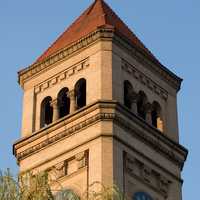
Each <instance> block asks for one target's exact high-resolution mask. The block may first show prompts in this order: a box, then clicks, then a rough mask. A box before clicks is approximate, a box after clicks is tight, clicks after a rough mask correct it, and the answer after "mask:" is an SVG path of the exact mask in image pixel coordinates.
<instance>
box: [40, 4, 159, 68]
mask: <svg viewBox="0 0 200 200" xmlns="http://www.w3.org/2000/svg"><path fill="white" fill-rule="evenodd" d="M98 28H112V29H114V31H115V32H116V33H117V34H120V35H121V36H124V37H125V38H126V39H127V40H128V41H129V42H130V43H131V44H132V45H134V46H135V47H136V48H138V49H139V50H141V51H142V52H143V53H144V54H145V55H146V56H148V57H149V58H150V59H153V61H154V62H156V63H159V61H158V60H157V59H156V58H155V57H154V56H153V54H152V53H151V52H150V51H149V50H148V49H147V48H146V47H145V46H144V45H143V43H142V42H141V41H140V40H139V39H138V38H137V37H136V35H135V34H134V33H133V32H132V31H131V30H130V29H129V28H128V27H127V26H126V24H125V23H124V22H123V21H122V20H121V19H120V18H119V17H118V16H117V14H115V12H114V11H113V10H112V9H111V8H110V7H109V6H108V5H107V4H106V3H105V2H104V1H103V0H95V1H94V3H93V4H92V5H91V6H90V7H89V8H88V9H86V10H85V11H84V12H83V13H82V14H81V15H80V17H78V18H77V19H76V20H75V21H74V22H73V23H72V25H71V26H69V27H68V28H67V29H66V31H65V32H64V33H63V34H62V35H61V36H60V37H59V38H58V39H57V40H56V41H55V42H54V43H53V44H52V45H51V46H50V47H49V48H48V49H47V50H46V51H45V52H44V53H43V54H42V55H41V56H40V57H39V58H38V59H37V61H36V62H41V61H43V60H44V59H46V58H48V57H49V56H51V55H53V54H54V53H56V52H58V51H60V50H61V49H63V48H65V47H67V46H69V45H70V44H72V43H74V42H76V41H77V40H79V39H81V38H83V37H84V36H86V35H88V34H89V33H91V32H93V31H95V30H97V29H98ZM159 64H160V63H159Z"/></svg>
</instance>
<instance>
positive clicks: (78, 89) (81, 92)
mask: <svg viewBox="0 0 200 200" xmlns="http://www.w3.org/2000/svg"><path fill="white" fill-rule="evenodd" d="M75 94H76V106H77V109H80V108H82V107H84V106H85V105H86V80H85V79H84V78H82V79H80V80H79V81H77V83H76V85H75Z"/></svg>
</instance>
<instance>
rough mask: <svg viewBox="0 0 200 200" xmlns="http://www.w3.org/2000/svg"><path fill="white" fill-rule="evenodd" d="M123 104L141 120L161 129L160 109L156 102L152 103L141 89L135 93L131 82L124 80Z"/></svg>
mask: <svg viewBox="0 0 200 200" xmlns="http://www.w3.org/2000/svg"><path fill="white" fill-rule="evenodd" d="M124 105H125V106H126V107H127V108H129V109H130V110H131V111H132V112H134V113H135V114H136V115H138V116H139V117H140V118H142V119H143V120H145V121H147V122H148V123H149V124H151V125H152V126H154V127H156V128H157V129H159V130H160V131H163V119H162V109H161V106H160V104H159V103H158V102H156V101H154V102H153V103H152V104H151V103H149V102H148V98H147V96H146V94H145V93H144V92H143V91H139V92H138V93H136V92H135V91H134V89H133V86H132V84H131V83H130V82H129V81H128V80H126V81H124Z"/></svg>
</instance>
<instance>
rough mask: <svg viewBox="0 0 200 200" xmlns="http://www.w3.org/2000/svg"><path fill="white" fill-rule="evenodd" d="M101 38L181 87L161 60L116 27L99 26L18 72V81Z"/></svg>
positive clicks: (174, 85) (35, 73) (24, 80)
mask: <svg viewBox="0 0 200 200" xmlns="http://www.w3.org/2000/svg"><path fill="white" fill-rule="evenodd" d="M99 39H104V40H112V41H113V42H115V43H116V44H118V45H120V46H122V47H124V48H125V49H126V50H127V52H128V53H129V54H131V55H132V56H134V57H135V58H136V59H137V60H138V61H139V62H142V63H144V64H145V66H147V67H148V68H149V69H150V70H151V71H152V72H154V73H156V74H157V75H159V76H160V77H161V78H162V79H163V80H165V81H166V82H167V83H168V84H170V85H171V86H172V87H173V88H175V89H176V90H177V91H178V90H179V89H180V85H181V82H182V79H181V78H179V77H178V76H176V75H175V74H174V73H173V72H171V71H170V70H168V69H167V68H166V67H164V66H163V65H162V64H160V63H159V62H155V61H154V60H153V59H151V58H149V57H147V56H145V54H144V53H143V52H142V51H141V50H140V49H138V48H137V47H135V46H134V45H132V43H131V42H130V41H128V40H127V39H126V38H125V37H123V36H122V35H119V34H118V33H116V31H115V30H114V29H112V28H111V29H108V28H106V29H105V28H102V27H99V28H98V29H97V30H95V31H94V32H92V33H90V34H88V35H87V36H85V37H83V38H81V39H80V40H78V41H77V42H75V43H73V44H71V45H69V46H67V47H66V48H64V49H61V50H60V51H58V52H56V53H55V54H53V55H51V56H49V57H47V58H46V59H44V60H43V61H41V62H36V63H34V64H32V65H30V66H29V67H27V68H25V69H23V70H21V71H19V72H18V82H19V84H20V85H21V86H22V87H23V85H24V83H25V82H26V81H28V80H29V79H31V78H33V77H34V76H35V75H38V74H40V73H42V72H44V71H46V70H48V69H49V68H50V67H53V66H54V65H55V64H56V63H58V62H62V61H64V60H66V59H68V58H69V57H71V56H72V55H74V54H75V53H77V52H79V51H80V50H82V49H84V48H86V47H88V46H90V45H91V44H93V43H94V42H96V41H98V40H99Z"/></svg>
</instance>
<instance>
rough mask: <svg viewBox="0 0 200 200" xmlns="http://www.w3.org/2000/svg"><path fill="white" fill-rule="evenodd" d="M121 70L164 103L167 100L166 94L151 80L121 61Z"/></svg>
mask: <svg viewBox="0 0 200 200" xmlns="http://www.w3.org/2000/svg"><path fill="white" fill-rule="evenodd" d="M122 69H123V70H124V71H126V72H127V73H128V74H130V75H131V76H133V77H134V78H135V79H136V80H138V81H139V82H140V83H142V84H143V85H144V86H146V87H147V88H148V89H150V90H151V91H153V92H154V93H155V94H157V95H158V96H160V97H161V98H162V99H164V100H165V101H166V100H167V98H168V92H167V91H166V90H165V89H163V88H162V87H160V86H159V85H158V84H157V83H155V82H154V81H153V80H152V79H150V78H149V77H148V76H146V75H145V74H144V73H142V72H140V71H139V70H138V69H137V68H136V67H134V66H133V65H131V64H130V63H128V62H127V61H125V60H124V59H122Z"/></svg>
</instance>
